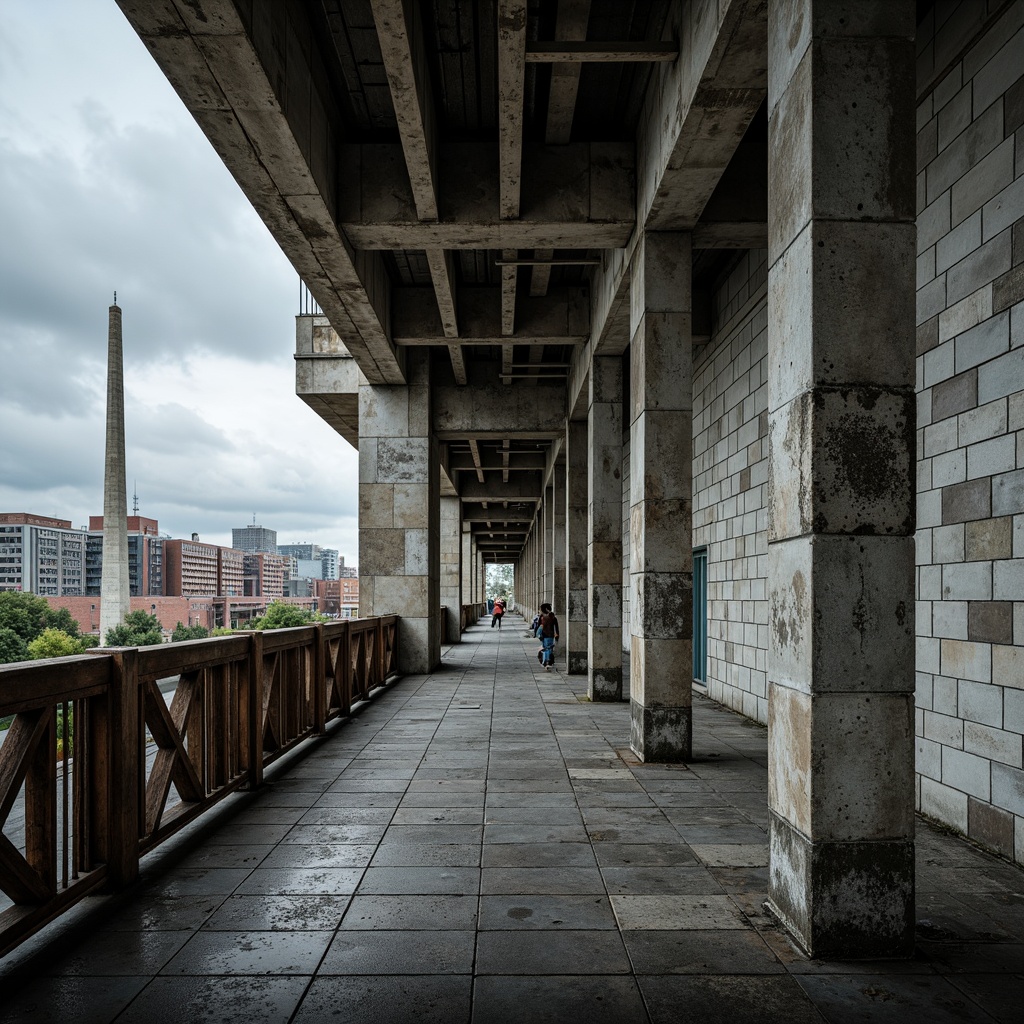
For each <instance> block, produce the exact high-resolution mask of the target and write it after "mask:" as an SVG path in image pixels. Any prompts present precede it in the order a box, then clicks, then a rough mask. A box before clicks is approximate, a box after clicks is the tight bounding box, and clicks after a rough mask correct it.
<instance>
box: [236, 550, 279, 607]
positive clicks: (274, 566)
mask: <svg viewBox="0 0 1024 1024" xmlns="http://www.w3.org/2000/svg"><path fill="white" fill-rule="evenodd" d="M289 561H290V560H289V559H287V558H285V557H284V556H283V555H271V554H265V553H263V552H251V553H248V554H246V555H245V596H246V597H269V598H278V597H284V581H285V579H286V577H287V576H288V565H289Z"/></svg>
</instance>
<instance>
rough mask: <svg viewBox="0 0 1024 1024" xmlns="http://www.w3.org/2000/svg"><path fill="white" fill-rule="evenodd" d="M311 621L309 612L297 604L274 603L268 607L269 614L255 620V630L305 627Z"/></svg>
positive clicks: (253, 624)
mask: <svg viewBox="0 0 1024 1024" xmlns="http://www.w3.org/2000/svg"><path fill="white" fill-rule="evenodd" d="M309 621H310V615H309V612H307V611H306V610H305V609H304V608H300V607H299V606H298V605H295V604H285V603H284V601H273V602H271V604H270V605H269V606H268V607H267V614H266V615H261V616H260V617H259V618H258V619H253V623H252V628H253V629H287V628H288V627H289V626H305V625H306V624H307V623H308V622H309Z"/></svg>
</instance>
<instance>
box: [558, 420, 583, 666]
mask: <svg viewBox="0 0 1024 1024" xmlns="http://www.w3.org/2000/svg"><path fill="white" fill-rule="evenodd" d="M587 549H588V545H587V424H586V423H583V422H576V421H573V420H570V421H569V423H568V424H567V426H566V432H565V563H566V591H567V595H566V612H565V616H564V617H563V619H562V621H561V626H562V629H563V630H564V631H565V632H564V635H563V640H564V642H565V658H566V664H567V669H568V672H569V674H570V675H584V674H585V673H586V671H587V645H588V634H589V630H588V627H587V593H588V591H587Z"/></svg>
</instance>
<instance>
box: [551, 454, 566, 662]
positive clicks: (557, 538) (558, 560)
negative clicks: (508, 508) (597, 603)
mask: <svg viewBox="0 0 1024 1024" xmlns="http://www.w3.org/2000/svg"><path fill="white" fill-rule="evenodd" d="M551 496H552V501H551V509H552V520H553V531H554V537H553V541H552V545H551V550H552V552H553V559H554V568H553V583H552V595H553V596H552V599H551V605H552V607H553V608H554V609H555V611H556V612H557V613H558V616H559V625H561V624H562V623H563V622H564V621H565V610H566V593H565V586H566V584H565V472H564V470H563V468H562V467H561V466H556V467H555V471H554V477H553V478H552V483H551ZM562 628H563V629H564V628H565V627H564V626H562ZM560 646H561V648H562V650H563V651H564V650H565V634H564V633H563V634H562V643H561V645H560Z"/></svg>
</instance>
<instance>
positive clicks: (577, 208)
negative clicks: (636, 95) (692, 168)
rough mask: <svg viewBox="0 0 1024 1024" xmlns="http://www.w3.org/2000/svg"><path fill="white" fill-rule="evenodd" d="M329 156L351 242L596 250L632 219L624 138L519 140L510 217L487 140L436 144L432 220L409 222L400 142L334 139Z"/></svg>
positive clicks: (621, 236)
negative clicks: (515, 213)
mask: <svg viewBox="0 0 1024 1024" xmlns="http://www.w3.org/2000/svg"><path fill="white" fill-rule="evenodd" d="M339 159H340V162H341V168H340V176H339V180H340V181H341V182H343V183H344V184H343V187H342V188H341V189H339V198H338V218H339V222H340V225H341V227H342V229H343V230H344V232H345V235H346V237H347V238H348V239H349V241H350V242H351V244H352V245H354V246H355V247H356V248H357V249H367V250H376V249H428V248H430V247H432V246H434V247H440V248H444V249H517V250H518V249H538V248H539V249H605V248H615V247H619V246H623V245H625V244H626V242H627V241H628V239H629V236H630V235H631V233H632V231H633V227H634V225H635V222H636V221H635V208H634V203H633V196H634V194H635V184H636V183H635V177H634V175H635V169H636V160H635V155H634V147H633V145H632V143H624V142H578V143H575V142H574V143H570V144H569V145H566V146H542V145H534V146H527V147H526V148H525V149H524V154H523V173H522V189H521V205H520V212H519V218H518V219H517V220H507V219H504V218H502V216H501V173H500V167H499V162H498V154H497V153H496V152H495V148H494V146H493V145H489V144H487V143H478V142H452V143H445V144H442V145H441V147H440V150H439V169H438V174H439V185H440V196H439V211H438V212H439V221H438V222H437V223H426V222H422V221H420V219H419V216H418V214H417V209H416V201H415V196H414V194H413V190H412V186H411V185H410V182H409V175H408V173H407V172H406V168H405V157H404V154H403V151H402V148H401V146H400V145H395V144H388V143H363V144H350V145H344V146H342V147H341V152H340V155H339Z"/></svg>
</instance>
